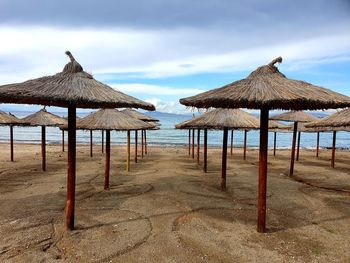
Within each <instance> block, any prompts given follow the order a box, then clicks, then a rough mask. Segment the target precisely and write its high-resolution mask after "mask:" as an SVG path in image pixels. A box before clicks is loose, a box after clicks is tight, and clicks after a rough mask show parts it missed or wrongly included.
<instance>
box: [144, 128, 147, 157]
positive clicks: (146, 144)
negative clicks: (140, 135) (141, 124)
mask: <svg viewBox="0 0 350 263" xmlns="http://www.w3.org/2000/svg"><path fill="white" fill-rule="evenodd" d="M144 132H145V154H146V155H147V154H148V152H147V130H144Z"/></svg>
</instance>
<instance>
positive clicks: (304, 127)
mask: <svg viewBox="0 0 350 263" xmlns="http://www.w3.org/2000/svg"><path fill="white" fill-rule="evenodd" d="M309 124H311V123H300V124H299V125H298V131H300V132H308V133H315V132H333V131H348V132H350V126H347V127H346V126H339V127H332V126H328V127H307V126H308V125H309Z"/></svg>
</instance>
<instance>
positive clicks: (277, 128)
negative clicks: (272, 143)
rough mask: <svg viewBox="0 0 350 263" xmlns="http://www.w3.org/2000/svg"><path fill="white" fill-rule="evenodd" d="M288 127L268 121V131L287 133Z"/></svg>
mask: <svg viewBox="0 0 350 263" xmlns="http://www.w3.org/2000/svg"><path fill="white" fill-rule="evenodd" d="M290 129H291V128H290V126H288V125H286V124H283V123H280V122H278V121H273V120H269V130H274V131H281V130H284V131H288V130H290Z"/></svg>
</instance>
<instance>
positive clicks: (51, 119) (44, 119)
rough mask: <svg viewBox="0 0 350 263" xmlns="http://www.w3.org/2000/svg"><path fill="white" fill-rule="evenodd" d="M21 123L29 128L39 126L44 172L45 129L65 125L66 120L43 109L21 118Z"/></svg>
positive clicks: (44, 169)
mask: <svg viewBox="0 0 350 263" xmlns="http://www.w3.org/2000/svg"><path fill="white" fill-rule="evenodd" d="M22 121H23V122H26V123H28V124H29V126H41V157H42V158H41V159H42V169H43V171H46V127H47V126H49V127H59V126H60V125H63V124H65V123H67V120H65V119H64V118H61V117H59V116H57V115H55V114H52V113H50V112H47V111H46V109H45V107H44V108H43V109H41V110H40V111H38V112H35V113H33V114H30V115H28V116H27V117H25V118H23V119H22ZM62 143H64V142H62Z"/></svg>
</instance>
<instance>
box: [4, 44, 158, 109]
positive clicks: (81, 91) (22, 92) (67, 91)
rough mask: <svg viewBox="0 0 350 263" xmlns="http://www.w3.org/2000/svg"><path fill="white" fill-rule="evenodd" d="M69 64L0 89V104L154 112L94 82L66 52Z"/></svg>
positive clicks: (150, 106)
mask: <svg viewBox="0 0 350 263" xmlns="http://www.w3.org/2000/svg"><path fill="white" fill-rule="evenodd" d="M66 54H67V55H68V56H69V58H70V60H71V61H70V62H69V63H68V64H67V65H66V66H65V67H64V69H63V71H62V72H60V73H57V74H55V75H53V76H47V77H41V78H37V79H33V80H28V81H25V82H22V83H15V84H8V85H3V86H0V102H2V103H17V104H19V103H22V104H23V103H24V104H43V105H49V106H50V105H53V106H59V107H68V106H70V105H74V106H76V107H78V108H117V107H119V108H121V107H134V108H143V109H147V110H154V109H155V108H154V106H153V105H152V104H150V103H147V102H144V101H141V100H139V99H136V98H134V97H132V96H128V95H126V94H124V93H122V92H120V91H116V90H114V89H113V88H111V87H109V86H107V85H105V84H103V83H101V82H99V81H97V80H95V79H94V78H93V77H92V75H90V74H89V73H86V72H85V71H83V68H82V66H81V65H80V64H79V63H78V62H77V61H76V60H75V59H74V57H73V56H72V54H71V53H70V52H69V51H67V52H66Z"/></svg>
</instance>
